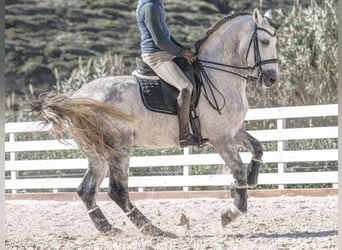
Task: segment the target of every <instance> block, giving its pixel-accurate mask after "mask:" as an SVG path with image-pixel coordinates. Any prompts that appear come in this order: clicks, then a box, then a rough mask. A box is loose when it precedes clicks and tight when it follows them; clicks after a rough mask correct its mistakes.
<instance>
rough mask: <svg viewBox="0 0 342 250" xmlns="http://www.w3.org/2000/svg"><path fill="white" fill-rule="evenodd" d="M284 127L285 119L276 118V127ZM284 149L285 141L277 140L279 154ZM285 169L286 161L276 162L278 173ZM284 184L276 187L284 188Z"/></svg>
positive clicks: (280, 128)
mask: <svg viewBox="0 0 342 250" xmlns="http://www.w3.org/2000/svg"><path fill="white" fill-rule="evenodd" d="M285 128H286V119H278V120H277V129H278V130H282V129H285ZM284 150H286V142H285V141H277V151H278V152H279V154H282V152H283V151H284ZM285 170H286V163H284V162H278V174H283V173H284V171H285ZM284 188H285V185H282V184H281V185H278V189H284Z"/></svg>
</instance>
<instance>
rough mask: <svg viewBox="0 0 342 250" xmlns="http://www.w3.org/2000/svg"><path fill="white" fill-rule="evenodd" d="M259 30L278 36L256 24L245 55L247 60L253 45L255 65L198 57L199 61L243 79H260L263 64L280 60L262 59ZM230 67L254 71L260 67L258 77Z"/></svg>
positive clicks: (205, 65) (204, 66)
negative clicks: (238, 71)
mask: <svg viewBox="0 0 342 250" xmlns="http://www.w3.org/2000/svg"><path fill="white" fill-rule="evenodd" d="M272 26H274V27H275V28H276V25H272ZM259 30H260V31H263V32H266V33H267V34H269V35H270V36H271V37H275V36H276V32H274V33H271V32H270V31H268V30H267V29H264V28H261V27H258V26H257V25H256V24H255V25H254V31H253V34H252V37H251V40H250V42H249V45H248V49H247V53H246V57H245V59H246V61H247V58H248V56H249V53H250V51H251V47H252V45H253V51H254V65H253V66H250V65H248V63H247V66H236V65H230V64H223V63H218V62H213V61H207V60H202V59H198V60H197V63H198V64H200V65H202V67H203V68H209V69H214V70H219V71H223V72H227V73H230V74H233V75H236V76H239V77H241V78H243V79H245V80H247V81H256V80H258V79H259V78H260V76H261V75H262V71H263V69H262V65H265V64H271V63H277V62H278V59H277V58H274V59H267V60H261V55H260V49H259V41H258V31H259ZM203 63H204V64H203ZM229 68H231V69H239V70H246V71H254V70H255V69H258V77H254V76H251V75H243V74H240V73H237V72H235V71H231V70H229Z"/></svg>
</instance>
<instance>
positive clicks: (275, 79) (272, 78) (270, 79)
mask: <svg viewBox="0 0 342 250" xmlns="http://www.w3.org/2000/svg"><path fill="white" fill-rule="evenodd" d="M277 80H278V78H277V77H275V76H271V77H270V78H269V82H270V83H272V84H275V83H276V82H277Z"/></svg>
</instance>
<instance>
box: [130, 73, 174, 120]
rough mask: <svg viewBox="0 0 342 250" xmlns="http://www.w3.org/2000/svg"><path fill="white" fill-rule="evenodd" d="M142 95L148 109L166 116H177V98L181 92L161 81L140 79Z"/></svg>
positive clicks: (138, 78) (138, 80) (137, 78)
mask: <svg viewBox="0 0 342 250" xmlns="http://www.w3.org/2000/svg"><path fill="white" fill-rule="evenodd" d="M135 78H136V80H137V82H138V83H139V87H140V93H141V97H142V100H143V103H144V105H145V106H146V108H147V109H149V110H151V111H155V112H160V113H165V114H172V115H176V114H177V96H178V93H179V91H178V90H177V89H176V88H174V87H172V86H170V85H169V84H167V83H165V82H164V81H162V80H160V79H158V80H157V79H153V78H150V79H149V78H148V77H144V78H142V77H139V76H136V75H135Z"/></svg>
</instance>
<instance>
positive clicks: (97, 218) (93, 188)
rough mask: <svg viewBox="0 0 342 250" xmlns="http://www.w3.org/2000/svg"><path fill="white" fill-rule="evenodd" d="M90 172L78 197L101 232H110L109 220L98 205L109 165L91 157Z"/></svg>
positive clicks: (81, 186)
mask: <svg viewBox="0 0 342 250" xmlns="http://www.w3.org/2000/svg"><path fill="white" fill-rule="evenodd" d="M88 165H89V166H88V170H87V172H86V174H85V176H84V178H83V180H82V182H81V184H80V186H79V188H78V190H77V193H78V195H79V196H80V198H81V200H82V201H83V203H84V205H85V207H86V208H87V210H88V215H89V217H90V219H91V221H92V222H93V223H94V225H95V227H96V229H97V230H99V231H100V232H108V231H110V230H111V229H112V226H111V225H110V224H109V222H108V220H107V219H106V217H105V216H104V214H103V213H102V211H101V209H100V208H99V207H98V206H97V204H96V195H97V193H98V190H99V187H100V185H101V183H102V181H103V179H104V178H105V176H106V173H107V169H108V168H107V167H108V166H107V163H106V162H105V161H100V160H98V159H96V158H90V157H89V163H88Z"/></svg>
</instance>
